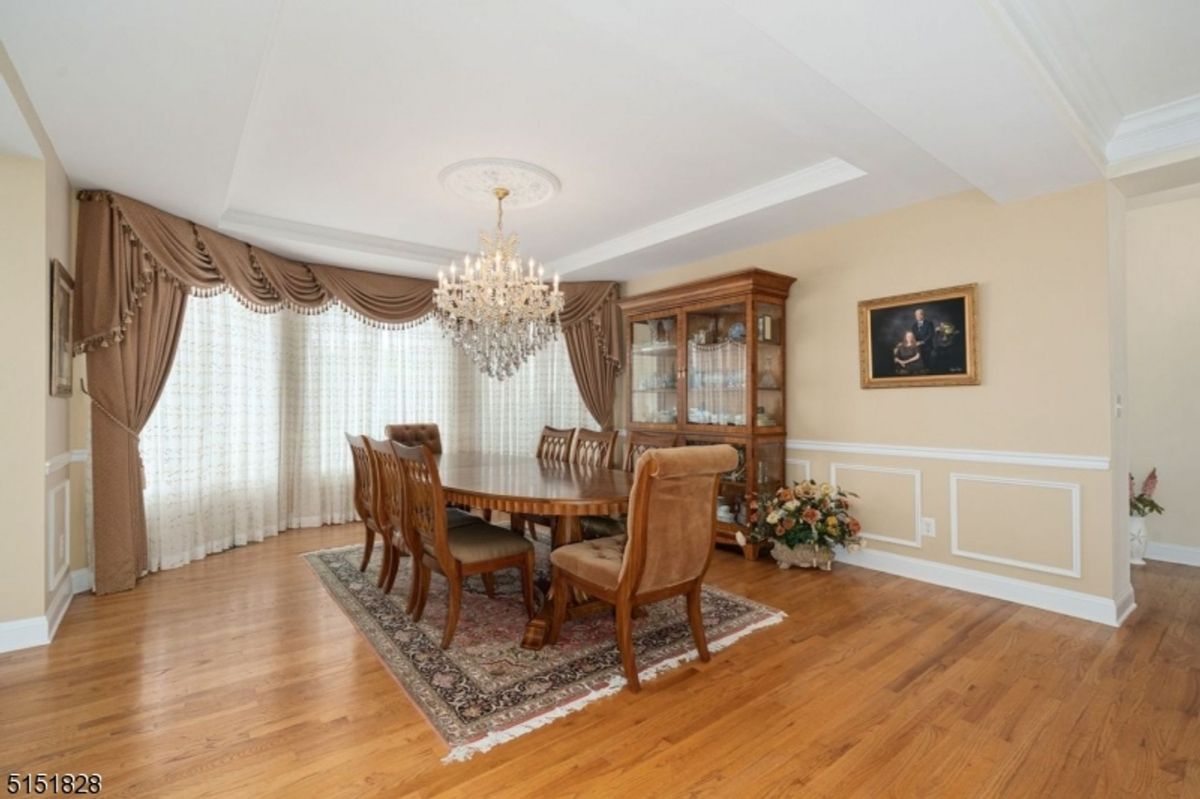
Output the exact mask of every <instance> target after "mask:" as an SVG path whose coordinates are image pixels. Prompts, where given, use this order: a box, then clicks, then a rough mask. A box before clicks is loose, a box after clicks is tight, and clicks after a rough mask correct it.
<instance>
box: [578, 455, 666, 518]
mask: <svg viewBox="0 0 1200 799" xmlns="http://www.w3.org/2000/svg"><path fill="white" fill-rule="evenodd" d="M678 441H679V436H677V435H676V434H675V433H638V432H634V431H630V433H629V440H628V442H627V444H626V447H625V458H624V459H623V460H622V462H621V468H622V469H624V470H625V471H627V472H632V471H633V467H634V466H635V465H636V464H637V462H638V458H640V457H642V453H643V452H645V451H646V450H648V449H662V448H663V447H673V446H675V445H676V444H677V443H678ZM625 523H626V518H625V516H624V515H621V516H584V517H582V518H581V519H580V520H579V526H580V528H582V530H583V537H584V538H599V537H601V536H605V535H624V534H625Z"/></svg>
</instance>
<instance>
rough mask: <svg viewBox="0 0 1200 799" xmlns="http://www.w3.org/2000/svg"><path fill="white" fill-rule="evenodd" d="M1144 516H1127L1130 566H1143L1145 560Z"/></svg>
mask: <svg viewBox="0 0 1200 799" xmlns="http://www.w3.org/2000/svg"><path fill="white" fill-rule="evenodd" d="M1147 541H1148V539H1147V538H1146V517H1145V516H1130V517H1129V563H1130V565H1132V566H1145V565H1146V561H1145V559H1144V556H1145V554H1146V543H1147Z"/></svg>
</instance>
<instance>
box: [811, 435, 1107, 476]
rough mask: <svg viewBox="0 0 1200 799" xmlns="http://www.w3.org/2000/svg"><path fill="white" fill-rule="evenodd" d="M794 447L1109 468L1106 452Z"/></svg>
mask: <svg viewBox="0 0 1200 799" xmlns="http://www.w3.org/2000/svg"><path fill="white" fill-rule="evenodd" d="M787 447H788V449H790V450H796V451H807V452H840V453H848V454H853V455H883V456H887V457H893V458H924V459H928V460H938V461H963V462H968V463H1000V464H1008V465H1013V466H1040V467H1046V468H1055V469H1084V470H1089V471H1101V472H1104V471H1108V468H1109V459H1108V457H1107V456H1103V455H1059V454H1057V453H1049V452H1010V451H1007V450H996V449H951V448H946V447H912V446H904V445H899V444H863V443H856V442H849V441H812V440H807V439H788V442H787Z"/></svg>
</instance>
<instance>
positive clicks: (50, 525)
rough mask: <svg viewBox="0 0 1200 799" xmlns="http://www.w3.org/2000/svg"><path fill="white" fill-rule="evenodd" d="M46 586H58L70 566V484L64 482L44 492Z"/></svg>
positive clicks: (66, 481)
mask: <svg viewBox="0 0 1200 799" xmlns="http://www.w3.org/2000/svg"><path fill="white" fill-rule="evenodd" d="M46 529H47V530H49V531H50V534H49V535H48V536H47V537H46V585H47V586H49V587H50V588H51V589H53V588H55V587H57V586H58V584H59V583H60V582H62V580H63V578H64V577H66V576H67V570H68V569H69V568H70V565H71V549H70V539H69V537H68V536H69V534H70V529H71V483H70V481H69V480H64V481H63V482H61V483H59V484H58V485H56V486H54V487H53V488H50V489H48V490H47V491H46Z"/></svg>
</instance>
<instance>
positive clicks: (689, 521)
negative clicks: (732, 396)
mask: <svg viewBox="0 0 1200 799" xmlns="http://www.w3.org/2000/svg"><path fill="white" fill-rule="evenodd" d="M737 462H738V458H737V452H736V451H735V450H734V449H733V447H731V446H729V445H728V444H715V445H709V446H697V447H674V448H671V449H653V450H649V451H647V452H644V453H643V454H642V455H641V457H639V458H638V461H637V466H636V467H635V468H634V473H633V489H632V490H631V491H630V494H629V534H628V536H619V537H611V538H598V539H596V540H594V541H580V542H579V543H576V544H567V545H566V546H562V547H559V548H558V549H556V550H554V551H553V552H551V553H550V563H551V565H552V568H553V579H552V583H551V587H550V593H551V594H552V595H553V601H554V613H553V617H552V619H551V622H550V627H549V629H548V630H547V632H546V642H547V643H550V644H553V643H555V642H556V641H557V640H558V636H559V633H560V632H561V631H562V625H563V621H564V619H565V618H566V613H567V597H568V595H569V594H571V593H573V591H572V589H573V588H578V589H580V590H582V591H584V592H586V593H587V594H589V595H590V596H592V597H595V598H597V599H601V600H603V601H605V602H607V603H609V604H610V605H613V606H615V608H616V621H617V647H618V648H619V649H620V650H621V665H622V667H623V668H624V671H625V679H626V681H627V686H628V687H629V689H630V690H631V691H637V690H640V688H641V683H640V682H639V681H638V671H637V661H636V660H635V657H634V650H633V611H634V609H635V608H636V607H638V606H640V605H647V604H650V603H651V602H658V601H660V600H663V599H666V598H668V597H673V596H677V595H680V594H684V595H686V596H687V610H688V622H689V624H690V626H691V628H692V638H693V639H694V640H695V642H696V649H697V651H698V652H699V654H700V659H701V660H704V661H707V660H708V659H709V654H708V646H707V643H706V642H705V639H704V619H703V618H702V616H701V614H700V596H701V590H702V588H703V583H704V574H705V572H707V571H708V564H709V561H710V560H711V559H712V553H713V546H714V544H715V542H716V535H717V528H716V510H717V489H718V486H719V485H720V481H721V475H722V474H723V473H724V472H727V471H729V470H730V469H735V468H737Z"/></svg>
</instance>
